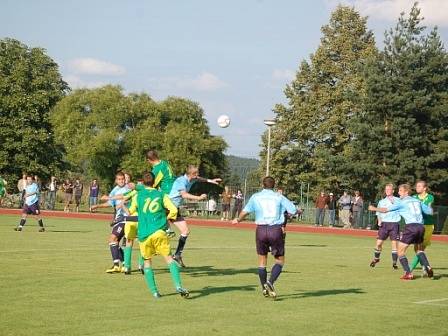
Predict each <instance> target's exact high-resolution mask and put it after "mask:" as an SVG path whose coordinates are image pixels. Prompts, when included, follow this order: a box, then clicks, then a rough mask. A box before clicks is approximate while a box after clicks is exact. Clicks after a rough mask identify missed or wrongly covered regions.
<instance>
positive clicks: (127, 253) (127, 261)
mask: <svg viewBox="0 0 448 336" xmlns="http://www.w3.org/2000/svg"><path fill="white" fill-rule="evenodd" d="M131 260H132V246H126V247H125V248H124V267H126V268H127V269H128V270H131Z"/></svg>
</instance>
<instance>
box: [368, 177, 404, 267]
mask: <svg viewBox="0 0 448 336" xmlns="http://www.w3.org/2000/svg"><path fill="white" fill-rule="evenodd" d="M384 193H385V195H386V197H384V198H383V199H382V200H380V201H379V202H378V208H387V207H390V206H392V205H393V204H396V203H398V202H399V201H400V199H399V198H398V197H395V196H394V185H393V184H391V183H390V184H386V186H385V187H384ZM376 215H377V219H378V227H379V229H378V235H377V238H376V246H375V249H374V256H373V260H372V261H371V262H370V267H375V265H376V264H377V263H379V262H380V256H381V251H382V250H383V243H384V241H385V240H387V238H390V243H391V245H392V268H393V269H398V266H397V261H398V253H397V249H398V241H399V240H400V220H401V216H400V214H399V213H398V211H389V212H379V211H377V212H376Z"/></svg>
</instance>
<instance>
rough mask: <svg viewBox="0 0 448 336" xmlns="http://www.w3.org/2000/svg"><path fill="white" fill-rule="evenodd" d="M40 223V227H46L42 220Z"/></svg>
mask: <svg viewBox="0 0 448 336" xmlns="http://www.w3.org/2000/svg"><path fill="white" fill-rule="evenodd" d="M38 223H39V226H40V227H44V222H43V220H42V219H39V221H38Z"/></svg>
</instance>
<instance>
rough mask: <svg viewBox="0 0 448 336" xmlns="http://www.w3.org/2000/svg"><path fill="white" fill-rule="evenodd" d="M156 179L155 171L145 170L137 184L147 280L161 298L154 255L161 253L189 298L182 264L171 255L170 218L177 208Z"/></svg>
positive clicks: (177, 284) (139, 227) (180, 290)
mask: <svg viewBox="0 0 448 336" xmlns="http://www.w3.org/2000/svg"><path fill="white" fill-rule="evenodd" d="M153 183H154V175H153V174H152V173H145V174H144V175H143V185H142V184H139V185H137V186H136V190H137V206H138V208H139V218H138V240H139V241H140V252H141V254H142V255H143V258H144V260H145V264H144V274H145V280H146V283H147V285H148V287H149V289H150V291H151V293H152V295H153V297H155V298H159V297H160V296H161V295H160V293H159V290H158V289H157V285H156V282H155V278H154V271H153V269H152V264H151V259H152V257H153V256H155V255H157V254H158V255H161V256H162V257H164V259H165V261H166V263H167V265H168V269H169V271H170V273H171V278H172V280H173V283H174V287H175V289H176V292H177V293H179V294H180V295H181V296H182V297H184V298H187V297H188V295H189V293H188V291H187V290H186V289H185V288H183V287H182V283H181V278H180V272H179V267H178V265H177V263H176V262H174V260H173V258H172V257H171V255H170V244H169V241H168V236H167V234H166V232H165V228H166V222H167V219H168V220H173V219H175V218H176V216H177V208H176V206H175V205H174V204H173V203H172V202H171V200H170V199H169V197H168V195H166V194H164V193H162V192H161V191H159V190H157V189H154V188H152V185H153ZM167 211H168V215H167Z"/></svg>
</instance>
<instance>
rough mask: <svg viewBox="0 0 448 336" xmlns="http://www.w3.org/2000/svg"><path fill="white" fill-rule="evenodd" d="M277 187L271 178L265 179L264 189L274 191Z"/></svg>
mask: <svg viewBox="0 0 448 336" xmlns="http://www.w3.org/2000/svg"><path fill="white" fill-rule="evenodd" d="M274 187H275V180H274V178H273V177H271V176H266V177H265V178H264V179H263V188H264V189H274Z"/></svg>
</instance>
